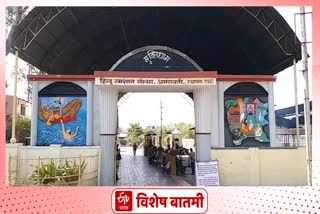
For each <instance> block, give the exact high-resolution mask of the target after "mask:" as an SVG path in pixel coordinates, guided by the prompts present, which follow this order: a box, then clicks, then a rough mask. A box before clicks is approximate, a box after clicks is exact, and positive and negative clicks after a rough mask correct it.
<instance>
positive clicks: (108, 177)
mask: <svg viewBox="0 0 320 214" xmlns="http://www.w3.org/2000/svg"><path fill="white" fill-rule="evenodd" d="M112 70H114V72H103V71H101V72H96V73H95V76H96V80H97V78H99V77H100V83H101V82H104V80H103V79H102V78H106V77H108V78H112V77H118V78H123V80H125V81H129V82H130V81H131V80H128V78H129V79H130V78H136V79H137V81H139V80H141V79H148V80H147V82H146V84H145V85H143V84H142V85H135V84H125V83H124V82H125V81H122V82H121V83H120V84H119V85H116V86H115V85H112V87H110V86H108V85H101V86H99V102H100V105H101V104H102V106H100V114H99V115H100V116H99V117H100V120H103V121H108V122H106V123H105V124H103V123H104V122H102V123H100V143H101V144H100V146H101V154H102V161H101V169H102V170H101V171H102V173H101V182H102V183H101V184H102V185H113V184H114V161H113V160H112V158H113V157H114V155H110V154H114V151H115V143H114V142H115V135H116V133H115V130H116V128H117V117H116V116H114V115H117V111H118V110H117V102H118V99H119V94H121V95H123V94H125V93H127V92H184V93H187V94H188V95H189V96H191V97H192V98H193V99H194V103H195V123H196V124H195V125H196V141H199V142H201V143H200V144H199V145H198V146H197V154H198V156H197V157H198V160H201V161H209V160H211V154H210V147H211V139H212V136H211V132H212V124H213V123H212V121H211V120H212V115H211V114H212V112H211V110H212V108H213V100H214V97H215V95H214V90H213V89H214V87H215V75H216V73H215V72H199V71H201V70H202V69H201V67H200V66H199V65H197V64H196V63H195V62H194V61H193V60H192V59H190V58H189V57H187V56H186V55H185V54H183V53H181V52H179V51H177V50H174V49H171V48H168V47H162V46H148V47H144V48H139V49H137V50H135V51H134V52H133V53H128V54H127V55H126V56H124V57H122V58H121V59H120V60H119V61H118V62H117V63H116V64H115V65H114V66H112ZM146 71H148V72H146ZM152 78H155V79H154V80H152ZM159 78H162V79H164V80H159ZM192 78H193V79H194V80H190V79H192ZM197 78H198V80H195V79H197ZM199 78H204V80H202V79H201V80H200V79H199ZM172 79H174V80H172ZM168 80H169V82H170V81H173V82H172V83H173V84H169V83H168V84H167V83H164V84H163V85H158V84H156V83H159V81H164V82H168ZM120 81H121V80H120ZM132 81H135V80H132ZM148 81H152V83H151V84H149V83H150V82H148ZM156 81H158V82H156ZM183 81H191V82H190V84H187V83H186V82H183ZM200 82H201V83H200ZM122 83H123V84H122ZM101 125H102V126H101ZM104 170H105V171H104Z"/></svg>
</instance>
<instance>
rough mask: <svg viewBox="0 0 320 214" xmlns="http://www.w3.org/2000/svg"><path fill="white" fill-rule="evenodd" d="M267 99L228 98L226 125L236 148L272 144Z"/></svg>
mask: <svg viewBox="0 0 320 214" xmlns="http://www.w3.org/2000/svg"><path fill="white" fill-rule="evenodd" d="M262 100H266V98H265V97H247V96H246V97H228V98H226V99H225V103H224V107H225V113H226V123H227V127H228V128H229V131H230V133H231V135H232V143H233V145H234V146H243V145H244V142H245V144H246V146H255V145H258V144H260V143H265V144H266V143H267V144H269V143H270V139H269V136H268V133H269V122H268V119H267V115H268V103H266V102H265V103H264V102H262Z"/></svg>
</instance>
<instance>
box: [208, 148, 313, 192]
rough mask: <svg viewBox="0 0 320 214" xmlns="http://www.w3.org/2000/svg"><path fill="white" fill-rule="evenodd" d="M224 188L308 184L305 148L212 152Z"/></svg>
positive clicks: (215, 150)
mask: <svg viewBox="0 0 320 214" xmlns="http://www.w3.org/2000/svg"><path fill="white" fill-rule="evenodd" d="M211 158H212V160H218V161H219V174H220V183H221V185H222V186H303V185H307V171H306V170H307V168H306V161H305V148H298V149H258V148H250V149H213V150H211Z"/></svg>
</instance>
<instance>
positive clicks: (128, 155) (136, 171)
mask: <svg viewBox="0 0 320 214" xmlns="http://www.w3.org/2000/svg"><path fill="white" fill-rule="evenodd" d="M120 153H121V156H122V159H121V160H120V164H119V171H118V176H119V178H120V180H118V182H117V186H193V185H195V176H194V175H190V174H191V169H190V168H187V170H186V175H185V176H170V175H169V174H167V173H166V172H163V171H162V170H161V169H160V168H159V167H155V166H153V165H150V164H149V163H148V158H147V157H144V156H143V149H138V150H137V154H136V156H134V155H133V151H132V147H121V148H120Z"/></svg>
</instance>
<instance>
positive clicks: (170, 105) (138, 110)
mask: <svg viewBox="0 0 320 214" xmlns="http://www.w3.org/2000/svg"><path fill="white" fill-rule="evenodd" d="M275 8H276V9H277V10H278V11H279V13H280V14H281V15H282V16H283V17H284V18H285V20H286V21H287V22H288V24H289V25H290V26H291V28H292V29H293V30H294V14H295V13H299V12H300V9H299V7H275ZM311 10H312V8H311V7H307V8H306V11H307V12H311ZM296 23H297V35H298V37H299V38H301V31H300V17H299V16H297V17H296ZM306 23H307V31H306V32H307V40H308V41H312V22H311V15H306ZM307 47H308V53H309V55H310V56H311V57H310V58H309V59H308V60H309V79H310V81H309V84H310V97H311V100H312V82H311V80H312V67H311V65H312V50H311V47H312V46H311V44H310V43H308V45H307ZM6 61H7V64H6V80H7V83H8V88H7V91H6V93H7V94H10V95H13V80H12V79H13V78H12V75H11V73H12V70H13V65H14V56H13V55H11V54H10V55H8V56H7V58H6ZM19 64H20V66H23V67H26V64H25V63H24V62H23V61H22V60H20V61H19ZM26 69H27V68H26ZM301 70H302V63H301V62H299V63H298V64H297V71H299V72H298V81H299V83H298V98H299V103H303V100H304V94H303V93H304V79H303V76H302V73H301V72H300V71H301ZM276 76H277V81H276V83H275V85H274V92H275V105H276V109H279V108H284V107H288V106H292V105H294V92H293V90H294V85H293V68H292V67H289V68H288V69H286V70H284V71H282V72H280V73H278V74H277V75H276ZM18 87H19V89H18V97H20V98H23V99H26V94H25V87H26V83H25V82H19V84H18ZM127 97H128V98H127V99H125V101H124V102H121V103H119V125H120V127H123V128H127V127H128V126H129V124H130V123H134V122H140V124H141V125H142V126H147V125H159V124H160V100H162V103H163V124H170V123H179V122H186V123H191V124H194V108H193V103H192V102H190V99H189V98H188V97H187V96H186V95H184V94H175V93H136V94H131V95H130V96H127Z"/></svg>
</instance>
